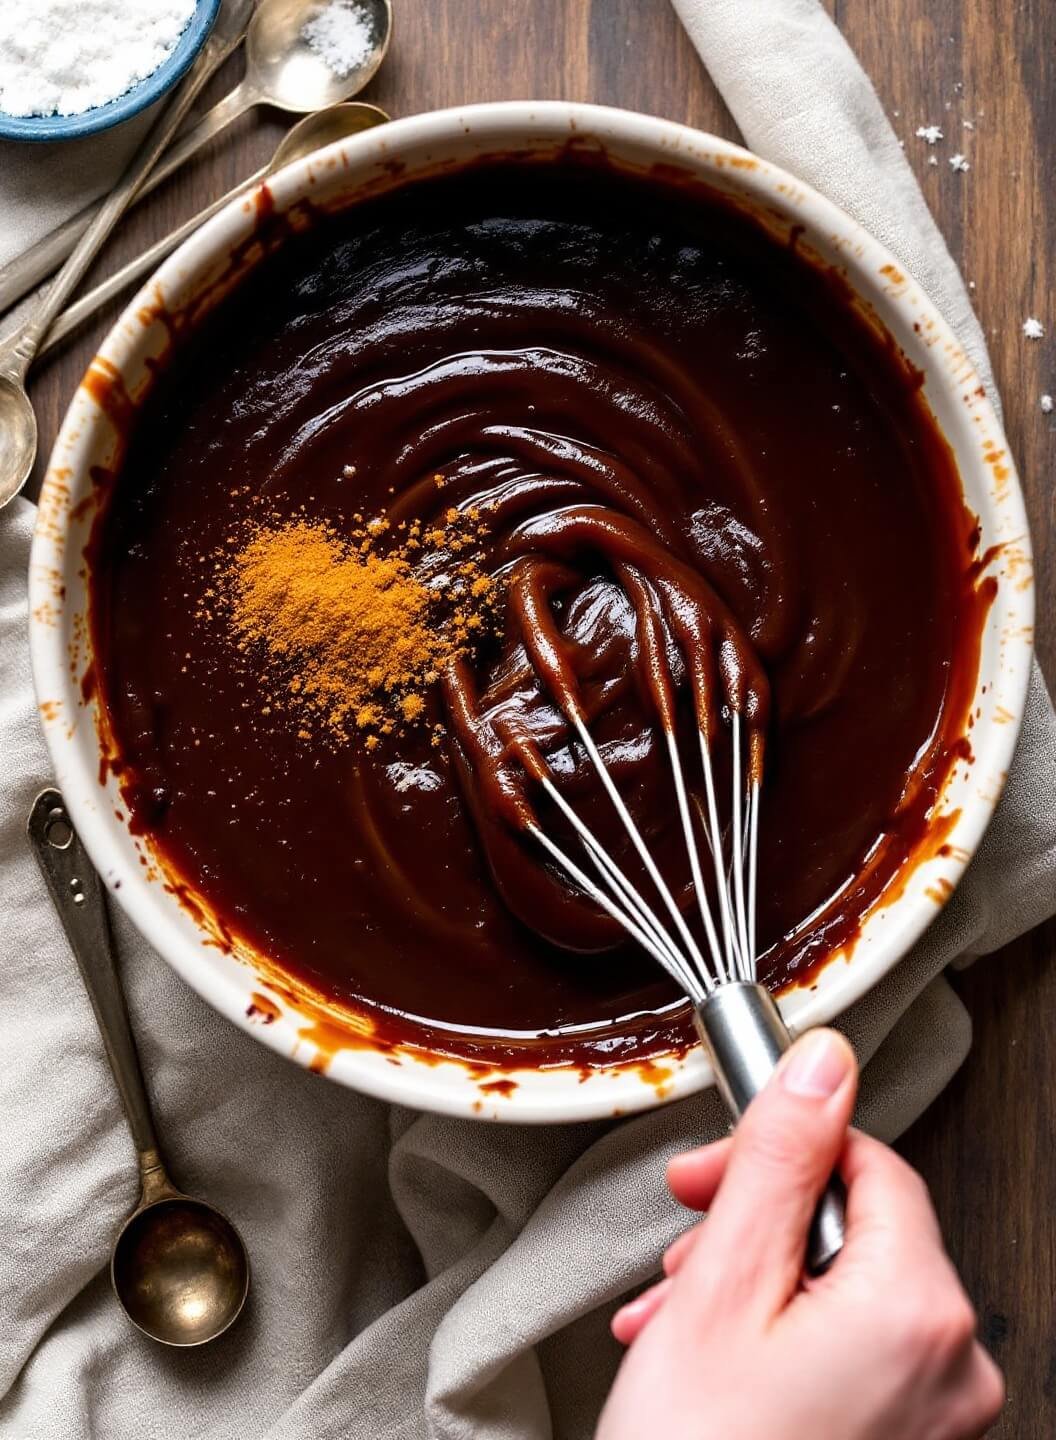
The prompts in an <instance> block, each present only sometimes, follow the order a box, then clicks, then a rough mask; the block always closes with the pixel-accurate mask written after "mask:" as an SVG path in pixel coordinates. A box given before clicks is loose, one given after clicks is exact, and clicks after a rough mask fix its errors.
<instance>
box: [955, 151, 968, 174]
mask: <svg viewBox="0 0 1056 1440" xmlns="http://www.w3.org/2000/svg"><path fill="white" fill-rule="evenodd" d="M971 168H972V167H971V166H970V165H969V164H968V161H967V160H966V159H965V157H964V156H963V155H961V154H957V155H951V156H950V169H951V170H959V171H961V172H962V173H963V172H964V171H965V170H970V169H971Z"/></svg>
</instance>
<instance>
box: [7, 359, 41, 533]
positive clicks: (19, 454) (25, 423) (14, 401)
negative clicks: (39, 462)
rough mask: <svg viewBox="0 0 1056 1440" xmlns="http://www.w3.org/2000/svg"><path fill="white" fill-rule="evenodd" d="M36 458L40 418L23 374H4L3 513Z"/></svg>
mask: <svg viewBox="0 0 1056 1440" xmlns="http://www.w3.org/2000/svg"><path fill="white" fill-rule="evenodd" d="M6 358H7V357H5V356H0V366H2V365H3V364H4V360H5V359H6ZM36 458H37V417H36V416H35V415H34V413H33V406H32V405H31V404H30V403H29V396H28V395H27V394H26V391H25V388H24V385H23V382H22V377H21V374H15V375H5V374H3V373H0V509H2V508H3V507H4V506H5V505H6V504H7V502H8V501H9V500H13V499H14V497H15V496H16V495H17V494H18V492H19V491H20V490H21V489H22V486H23V485H24V484H25V483H26V481H27V480H28V479H29V475H30V471H31V470H32V469H33V462H34V460H35V459H36Z"/></svg>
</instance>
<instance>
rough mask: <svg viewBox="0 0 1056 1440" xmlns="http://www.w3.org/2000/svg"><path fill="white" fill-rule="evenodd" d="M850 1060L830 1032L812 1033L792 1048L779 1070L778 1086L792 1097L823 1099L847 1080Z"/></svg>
mask: <svg viewBox="0 0 1056 1440" xmlns="http://www.w3.org/2000/svg"><path fill="white" fill-rule="evenodd" d="M850 1068H851V1057H850V1055H849V1053H848V1050H847V1045H846V1043H845V1042H844V1041H843V1040H841V1039H840V1037H839V1036H838V1035H834V1034H833V1033H832V1031H831V1030H815V1031H812V1032H811V1034H809V1035H806V1036H804V1038H803V1039H802V1040H800V1041H799V1043H798V1044H797V1045H795V1046H794V1047H793V1050H792V1053H791V1054H790V1055H789V1057H788V1059H787V1060H786V1062H785V1064H784V1065H783V1066H782V1069H781V1083H782V1085H783V1086H784V1087H785V1089H786V1090H788V1091H789V1092H790V1093H791V1094H793V1095H802V1096H805V1097H806V1098H807V1099H809V1100H827V1099H828V1098H829V1096H830V1095H835V1094H836V1091H837V1090H838V1089H839V1088H840V1086H841V1085H842V1084H843V1082H844V1080H846V1078H847V1072H848V1070H849V1069H850Z"/></svg>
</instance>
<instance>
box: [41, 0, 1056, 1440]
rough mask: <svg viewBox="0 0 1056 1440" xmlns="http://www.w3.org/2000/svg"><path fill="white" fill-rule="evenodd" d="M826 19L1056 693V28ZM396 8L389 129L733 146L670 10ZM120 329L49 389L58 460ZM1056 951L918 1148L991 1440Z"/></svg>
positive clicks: (1027, 1395) (1007, 990) (134, 240)
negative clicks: (998, 425) (947, 252)
mask: <svg viewBox="0 0 1056 1440" xmlns="http://www.w3.org/2000/svg"><path fill="white" fill-rule="evenodd" d="M827 5H828V9H829V11H830V13H831V14H832V15H833V17H834V19H835V20H836V22H837V23H838V24H839V26H840V27H841V29H842V30H843V32H844V34H845V35H846V37H847V39H848V40H849V42H850V44H851V45H852V46H853V48H854V49H855V50H856V52H857V54H858V55H859V57H860V59H861V61H862V63H863V65H864V66H865V68H866V70H867V71H868V72H869V74H870V75H871V76H872V78H873V81H874V83H875V85H876V88H877V90H878V92H879V94H880V98H881V100H882V101H883V103H884V105H885V107H886V108H887V110H888V112H889V113H890V114H891V116H892V123H893V125H894V127H895V129H896V131H897V133H898V134H899V136H900V137H902V138H903V139H904V140H905V146H906V154H907V156H908V158H909V160H910V163H911V164H912V166H913V169H914V170H915V172H916V173H917V175H918V176H919V178H920V181H921V184H922V186H923V189H924V194H925V195H926V197H927V199H928V202H929V204H930V205H931V207H932V209H933V211H934V213H935V215H936V217H937V219H938V222H939V225H940V228H941V229H942V231H943V233H944V234H945V236H946V238H947V240H948V242H949V244H950V246H951V248H952V250H953V253H954V256H955V257H956V259H957V260H958V261H959V262H960V264H961V266H962V268H963V270H964V274H965V276H966V277H967V278H968V279H969V280H971V281H973V282H974V287H975V288H974V290H973V292H972V293H973V298H974V301H975V304H976V307H977V311H978V314H979V317H980V319H981V321H982V323H983V326H984V328H985V331H986V335H987V340H988V342H989V345H990V353H991V356H992V358H993V363H994V370H995V372H996V376H997V381H998V385H999V387H1000V390H1001V394H1002V397H1003V401H1004V409H1005V421H1006V426H1007V431H1008V438H1009V440H1010V442H1011V446H1012V451H1013V453H1014V455H1015V457H1016V460H1017V463H1018V466H1019V472H1020V475H1021V477H1022V480H1023V485H1024V489H1025V491H1026V495H1027V504H1028V507H1029V510H1030V515H1031V520H1032V526H1033V538H1034V547H1035V554H1036V562H1037V581H1038V591H1037V593H1038V605H1039V615H1038V620H1039V626H1038V632H1039V633H1038V650H1039V654H1040V657H1041V660H1042V664H1043V666H1045V667H1046V668H1047V669H1048V671H1049V673H1050V674H1052V673H1056V670H1054V665H1056V625H1054V624H1053V620H1054V618H1056V516H1054V500H1053V494H1054V490H1053V478H1054V477H1053V459H1054V455H1056V415H1052V416H1045V415H1043V414H1042V412H1041V409H1040V406H1039V398H1040V396H1041V394H1042V393H1043V392H1044V391H1051V392H1053V393H1056V305H1054V304H1053V295H1052V269H1053V266H1054V264H1056V261H1054V258H1053V257H1054V255H1056V146H1054V144H1053V136H1052V131H1053V127H1054V126H1056V73H1054V72H1056V5H1054V4H1053V3H1052V0H1027V3H1016V0H882V3H876V0H827ZM394 9H395V12H396V25H395V38H394V42H393V48H392V51H391V53H390V57H389V59H388V60H387V62H386V65H385V67H384V69H383V71H382V73H381V74H380V75H379V76H378V77H377V79H376V80H375V82H374V84H373V85H372V86H371V87H370V89H369V90H368V91H367V92H366V95H365V96H364V98H366V99H370V100H374V101H375V102H377V103H378V104H380V105H383V106H384V107H385V108H386V109H388V110H389V111H390V112H391V113H392V114H394V115H403V114H407V113H410V112H413V111H420V110H428V109H432V108H435V107H438V106H444V105H452V104H459V103H465V102H469V101H475V100H498V99H513V98H529V97H534V98H557V99H578V100H590V101H595V102H599V103H605V104H612V105H621V106H624V107H627V108H629V109H638V110H644V111H649V112H652V113H654V114H659V115H664V116H669V117H670V118H672V119H675V120H680V121H685V122H687V123H689V124H692V125H696V126H699V127H701V128H703V129H706V130H711V131H714V132H716V133H718V134H721V135H726V136H730V137H732V138H738V137H737V131H736V127H735V126H734V124H733V122H732V120H731V118H730V116H729V114H728V112H727V111H726V108H725V106H724V105H723V103H722V101H721V99H720V98H719V96H718V94H717V93H716V91H715V89H714V87H713V86H712V84H711V83H710V81H709V79H708V77H707V75H706V74H705V73H704V71H703V70H702V68H701V65H700V63H699V60H698V58H697V56H696V54H695V52H694V51H693V50H692V48H691V46H690V45H689V43H688V41H687V40H686V38H685V36H684V34H683V32H682V30H681V27H680V25H679V23H678V21H677V19H676V17H675V15H674V13H673V11H672V10H671V8H670V6H669V4H668V3H667V0H593V3H591V0H394ZM240 65H241V61H240V60H239V59H237V57H236V59H235V60H234V61H233V62H232V64H231V66H230V67H229V69H228V71H227V72H226V73H225V74H224V75H223V76H221V77H219V79H218V81H217V83H216V84H215V85H214V86H213V88H212V90H211V91H210V92H209V94H208V95H207V97H206V99H207V101H208V100H211V99H213V98H215V97H216V96H217V95H219V94H221V93H222V92H223V91H224V90H225V89H226V88H227V87H228V86H229V85H230V84H232V83H233V81H234V80H235V79H236V78H237V76H238V73H239V70H240ZM819 83H823V81H821V80H819ZM965 121H969V122H970V125H971V128H967V127H966V126H965V125H964V122H965ZM285 123H286V122H285V121H284V119H283V118H282V117H280V116H278V115H277V114H275V113H274V112H261V113H258V114H256V115H252V116H249V117H246V118H244V119H243V120H242V121H240V122H238V123H237V124H236V125H235V126H234V127H233V128H232V129H231V130H230V131H229V132H228V134H227V135H226V136H225V137H223V138H222V139H220V140H219V141H217V142H215V143H214V145H213V146H212V147H211V148H210V150H209V151H208V152H207V153H206V154H205V155H204V156H203V157H201V159H200V160H198V161H197V162H195V163H194V164H193V165H191V166H190V167H188V168H187V169H186V170H185V171H184V172H183V173H182V174H180V175H179V176H178V177H176V178H175V179H174V180H173V181H172V182H170V183H169V184H168V185H167V186H166V187H165V188H164V189H163V190H161V191H159V192H158V193H157V194H156V195H155V196H154V197H152V198H151V199H149V200H148V201H146V202H145V204H144V205H143V206H142V207H140V209H139V210H138V211H137V212H136V213H135V214H134V215H133V216H131V217H129V219H128V220H127V221H126V223H125V225H124V226H123V228H122V230H121V231H120V232H119V234H118V236H117V237H116V239H115V240H114V241H113V243H112V244H111V246H110V248H109V250H108V252H107V254H106V257H105V259H104V261H103V262H102V264H101V265H100V267H99V269H98V271H97V272H96V273H97V275H102V274H105V273H107V272H108V271H109V270H110V269H112V268H114V267H116V265H117V264H119V263H120V262H121V261H122V260H124V259H126V258H128V257H129V256H131V255H132V254H135V253H137V252H138V251H139V250H140V249H142V248H143V247H144V246H145V245H146V244H148V243H149V242H150V241H152V240H153V239H155V238H156V237H158V236H159V235H162V234H164V233H165V232H166V231H167V230H169V229H170V228H172V227H173V226H174V225H175V224H177V223H178V222H179V221H180V220H182V219H183V218H184V217H185V216H186V215H188V214H190V213H192V212H193V211H194V210H196V209H198V208H199V207H200V206H202V205H204V204H205V203H206V202H207V201H209V200H211V199H213V198H214V197H215V196H216V195H217V194H218V193H220V192H221V191H222V190H224V189H226V188H227V187H228V186H230V185H232V184H234V183H236V182H237V181H238V180H239V179H240V178H242V177H243V176H244V175H247V174H248V173H249V172H250V171H251V170H252V169H254V168H255V167H256V166H257V165H258V164H259V163H261V162H262V161H263V160H264V159H265V158H266V157H267V156H268V155H270V153H271V151H272V149H273V148H274V145H275V143H276V141H277V139H278V138H279V136H280V135H281V134H282V132H283V129H284V126H285ZM930 124H937V125H940V126H941V127H942V128H943V130H944V132H945V139H944V141H943V143H942V144H940V145H938V146H936V147H935V149H934V150H931V149H929V147H928V146H927V145H926V144H925V142H924V141H923V140H920V139H918V138H916V136H915V134H914V132H915V131H916V129H917V127H918V126H919V125H930ZM955 151H962V152H963V153H964V154H965V156H966V157H967V159H968V161H969V164H970V167H971V168H970V170H968V171H967V172H966V173H955V172H954V171H953V170H952V169H951V168H950V166H949V164H948V158H949V156H950V155H951V154H953V153H955ZM930 156H934V157H935V158H936V159H937V160H938V164H937V165H930V164H929V163H928V160H929V157H930ZM112 314H113V312H111V315H112ZM1028 315H1037V316H1038V317H1039V318H1040V319H1041V320H1042V321H1043V322H1044V323H1045V325H1046V329H1047V332H1048V333H1047V335H1046V337H1045V339H1044V340H1042V341H1040V342H1035V343H1031V342H1029V341H1027V340H1025V339H1024V338H1023V336H1022V333H1021V326H1022V322H1023V320H1024V318H1025V317H1026V316H1028ZM108 318H109V317H104V319H103V320H101V321H100V322H98V323H97V324H96V325H93V326H92V327H90V328H89V329H88V330H87V331H86V332H85V333H84V334H83V335H81V336H80V337H78V338H77V339H76V340H74V341H72V342H70V343H69V344H68V345H67V346H66V348H65V349H64V350H62V351H61V352H60V353H59V354H58V356H57V357H56V358H55V359H53V360H49V361H48V362H46V363H44V364H42V366H41V368H40V371H39V373H38V374H37V375H36V376H35V379H34V384H33V397H34V400H35V402H36V405H37V407H38V414H39V416H40V420H41V431H42V436H41V439H42V451H43V454H44V455H45V456H46V454H47V452H48V449H49V448H50V445H51V442H52V440H53V438H54V435H55V432H56V429H57V426H58V423H59V421H60V419H61V416H62V412H63V410H64V409H65V407H66V404H67V403H68V400H69V397H70V395H71V393H72V391H73V389H74V387H75V385H76V383H77V380H78V378H79V377H80V374H81V373H82V371H83V370H84V367H85V365H86V363H87V361H88V359H89V358H90V356H91V354H92V351H93V348H94V344H95V341H96V340H97V339H98V337H99V336H100V335H101V334H102V333H103V330H104V323H105V320H106V319H108ZM1054 798H1056V797H1054ZM1054 951H1056V927H1054V926H1051V925H1050V926H1047V927H1044V928H1043V929H1041V930H1038V931H1035V932H1034V933H1033V934H1032V935H1029V936H1027V937H1026V938H1025V939H1023V940H1022V941H1020V942H1018V943H1017V944H1015V945H1011V946H1009V947H1008V948H1007V949H1006V950H1004V951H1002V952H1001V953H1000V954H998V955H995V956H993V957H991V958H989V959H987V960H986V961H985V962H983V963H980V964H978V965H977V966H976V967H974V969H972V970H971V971H969V972H967V973H965V974H963V975H961V976H959V977H958V978H957V979H956V980H955V982H954V983H955V984H956V987H957V989H958V991H959V992H960V994H961V995H962V997H963V999H964V1001H965V1003H966V1005H967V1006H968V1008H969V1010H970V1011H971V1014H972V1018H973V1022H974V1027H975V1046H974V1049H973V1051H972V1054H971V1057H970V1059H969V1060H968V1062H967V1064H966V1065H965V1067H964V1069H963V1070H962V1072H961V1074H960V1075H959V1076H958V1077H957V1079H956V1080H955V1081H954V1083H953V1085H952V1086H951V1087H950V1088H949V1090H948V1091H947V1093H946V1094H945V1095H944V1096H943V1097H942V1098H941V1100H940V1101H939V1102H938V1104H936V1105H935V1106H934V1107H933V1108H932V1109H931V1110H930V1111H929V1113H928V1114H927V1115H926V1116H925V1117H924V1118H923V1119H922V1120H920V1121H919V1122H918V1123H917V1124H916V1125H915V1126H914V1127H913V1129H912V1130H911V1131H910V1133H909V1134H908V1135H907V1136H906V1137H905V1138H904V1140H903V1142H902V1144H901V1147H900V1148H901V1149H902V1151H903V1153H904V1154H905V1155H907V1156H908V1157H909V1159H910V1160H911V1161H912V1162H913V1163H914V1164H915V1165H917V1166H918V1167H919V1168H920V1169H921V1170H922V1171H923V1173H924V1175H925V1176H926V1177H927V1179H928V1181H929V1183H930V1185H931V1188H932V1192H933V1194H934V1197H935V1203H936V1206H937V1208H938V1211H939V1215H940V1218H941V1220H942V1223H943V1226H944V1229H945V1232H946V1236H947V1240H948V1243H949V1246H950V1249H951V1251H952V1253H953V1256H954V1258H955V1260H956V1262H957V1264H958V1265H959V1267H960V1269H961V1272H962V1274H963V1276H964V1278H965V1283H966V1285H967V1287H968V1289H969V1291H970V1293H971V1295H972V1297H973V1299H974V1301H975V1303H976V1305H977V1306H978V1309H979V1312H980V1315H981V1318H982V1328H983V1333H984V1336H985V1338H986V1340H987V1342H988V1343H989V1344H990V1346H991V1348H992V1349H993V1350H994V1352H995V1354H996V1355H997V1357H998V1359H999V1361H1000V1362H1001V1364H1002V1365H1003V1367H1004V1369H1005V1372H1006V1376H1007V1380H1008V1391H1009V1400H1008V1406H1007V1410H1006V1413H1005V1416H1004V1417H1003V1419H1002V1421H1001V1422H1000V1423H999V1425H998V1427H997V1429H996V1431H995V1432H994V1434H996V1435H998V1436H1000V1437H1004V1440H1052V1437H1053V1436H1056V1219H1054V1216H1056V1086H1054V1084H1053V1069H1054V1057H1056V964H1054V963H1053V960H1054ZM891 1440H899V1437H897V1436H892V1437H891Z"/></svg>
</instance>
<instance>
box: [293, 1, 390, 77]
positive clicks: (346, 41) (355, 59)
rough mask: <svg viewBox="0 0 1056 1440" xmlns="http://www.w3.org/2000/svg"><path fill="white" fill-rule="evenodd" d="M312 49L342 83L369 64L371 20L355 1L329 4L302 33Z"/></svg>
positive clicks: (371, 38) (372, 39)
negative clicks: (361, 67) (366, 63)
mask: <svg viewBox="0 0 1056 1440" xmlns="http://www.w3.org/2000/svg"><path fill="white" fill-rule="evenodd" d="M301 35H302V36H303V38H304V39H305V40H306V41H307V43H308V45H309V47H310V48H311V49H312V50H314V51H315V53H316V54H317V55H318V56H319V58H320V60H322V62H323V64H324V65H326V67H327V68H328V69H329V70H332V71H333V72H334V74H335V75H337V76H339V77H340V78H341V79H342V80H343V79H344V78H345V76H346V75H351V74H352V72H353V71H354V70H358V69H359V67H360V66H361V65H362V64H363V62H364V60H366V58H367V56H368V55H369V54H370V51H371V47H372V45H373V43H374V31H373V27H372V26H371V23H370V17H369V15H367V13H366V12H365V11H364V9H363V7H362V6H361V5H357V4H356V3H355V0H330V4H329V5H327V7H326V9H325V10H320V11H319V12H318V14H316V15H313V16H312V18H311V19H310V20H309V21H308V22H307V24H306V25H305V26H304V28H303V30H302V31H301Z"/></svg>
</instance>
